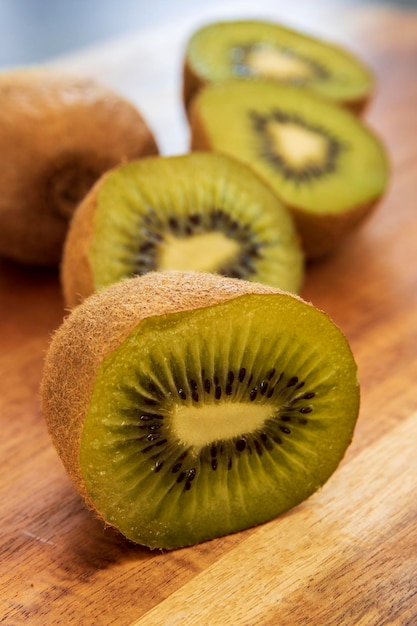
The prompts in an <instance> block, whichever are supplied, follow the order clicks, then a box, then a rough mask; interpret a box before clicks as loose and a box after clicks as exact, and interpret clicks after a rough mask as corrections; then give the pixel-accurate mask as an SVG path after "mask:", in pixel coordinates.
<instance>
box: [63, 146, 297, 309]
mask: <svg viewBox="0 0 417 626" xmlns="http://www.w3.org/2000/svg"><path fill="white" fill-rule="evenodd" d="M303 265H304V258H303V254H302V251H301V246H300V243H299V238H298V235H297V233H296V230H295V227H294V224H293V220H292V218H291V215H290V214H289V212H288V211H287V209H286V208H285V207H284V206H283V205H282V203H281V202H280V201H279V199H278V198H277V197H276V195H275V194H274V193H273V192H272V191H271V190H270V189H269V187H268V186H267V185H266V184H265V183H264V182H263V181H262V180H260V178H259V177H258V176H257V175H256V174H255V173H254V172H252V170H251V169H249V168H248V167H247V166H246V165H244V164H243V163H241V162H240V161H237V160H236V159H233V158H232V157H228V156H226V155H221V154H216V153H214V152H211V153H210V152H207V153H201V154H200V153H197V152H194V153H192V154H184V155H179V156H170V157H165V156H154V157H147V158H142V159H140V160H137V161H131V162H130V163H127V164H124V165H120V166H117V167H115V168H114V169H113V170H111V171H110V172H107V173H106V174H104V175H103V176H102V177H101V178H100V180H99V181H98V182H97V183H96V185H94V187H93V188H92V189H91V191H90V192H89V193H88V194H87V195H86V197H85V198H84V200H83V201H82V202H81V204H80V205H79V206H78V208H77V210H76V212H75V214H74V217H73V220H72V222H71V225H70V228H69V231H68V234H67V238H66V241H65V246H64V253H63V260H62V268H61V277H62V287H63V292H64V299H65V302H66V304H67V306H69V307H73V306H75V305H76V304H78V303H79V302H80V301H81V300H83V298H85V297H86V296H88V295H90V294H91V293H93V292H94V291H98V290H99V289H102V288H104V287H107V286H108V285H110V284H111V283H113V282H116V281H118V280H121V279H122V278H126V277H129V276H132V275H140V274H145V273H147V272H149V271H158V270H194V271H195V270H198V271H205V272H212V273H217V274H223V275H225V276H231V277H234V278H244V279H247V280H252V281H254V282H260V283H266V284H269V285H272V286H275V287H279V288H281V289H285V290H287V291H292V292H296V293H297V292H298V291H299V289H300V286H301V282H302V278H303V269H304V268H303Z"/></svg>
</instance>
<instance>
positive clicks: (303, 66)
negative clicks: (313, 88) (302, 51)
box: [246, 47, 312, 80]
mask: <svg viewBox="0 0 417 626" xmlns="http://www.w3.org/2000/svg"><path fill="white" fill-rule="evenodd" d="M246 63H247V65H248V67H250V68H251V69H252V70H253V71H254V72H255V73H256V74H258V76H262V77H265V78H276V79H278V80H284V79H291V78H292V79H297V80H307V79H309V78H312V70H311V67H309V65H308V64H307V63H306V62H305V61H303V60H301V59H298V58H297V57H295V56H290V55H289V54H286V53H285V52H282V51H281V50H279V49H278V48H272V47H262V48H255V49H253V50H251V51H250V52H249V54H248V56H247V59H246Z"/></svg>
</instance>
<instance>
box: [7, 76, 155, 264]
mask: <svg viewBox="0 0 417 626" xmlns="http://www.w3.org/2000/svg"><path fill="white" fill-rule="evenodd" d="M0 101H1V107H0V152H1V154H2V155H3V159H2V167H1V169H0V187H1V195H0V255H2V256H5V257H9V258H11V259H14V260H16V261H19V262H21V263H27V264H34V265H57V264H58V263H59V261H60V259H61V254H62V245H63V242H64V239H65V235H66V232H67V228H68V222H69V220H70V219H71V216H72V214H73V211H74V209H75V207H76V206H77V204H78V203H79V201H80V200H81V199H82V198H83V197H84V195H85V194H86V192H87V191H88V190H89V189H90V188H91V186H92V185H93V183H94V182H95V181H96V180H97V178H99V176H100V175H101V174H102V173H103V172H105V171H106V170H108V169H110V168H111V167H114V166H115V165H117V164H118V163H121V162H123V161H128V160H131V159H133V158H139V157H141V156H144V155H148V154H157V153H158V148H157V145H156V142H155V139H154V137H153V135H152V132H151V131H150V129H149V127H148V126H147V124H146V122H145V120H144V118H143V117H142V115H141V114H140V112H139V111H138V110H137V109H135V108H134V107H133V106H132V105H131V104H130V103H129V102H127V101H126V100H125V99H124V98H122V97H121V96H119V95H117V94H116V93H114V92H113V91H112V90H110V89H108V88H107V87H105V86H103V85H101V84H99V83H97V82H96V81H95V80H93V79H90V78H84V77H79V76H75V75H72V74H71V75H70V74H66V73H64V72H62V71H59V72H58V71H56V70H52V69H43V68H39V69H38V68H34V69H19V70H13V71H8V72H4V73H2V74H0Z"/></svg>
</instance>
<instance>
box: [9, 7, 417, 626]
mask: <svg viewBox="0 0 417 626" xmlns="http://www.w3.org/2000/svg"><path fill="white" fill-rule="evenodd" d="M226 4H227V3H226ZM302 5H303V6H304V7H305V6H308V4H304V3H302ZM260 6H261V5H260ZM262 6H263V7H268V8H269V9H270V10H269V15H273V14H274V11H275V13H276V17H277V19H283V18H285V12H283V10H281V9H280V10H278V9H276V8H274V7H275V6H276V5H275V3H273V2H269V3H268V2H264V4H262ZM297 6H300V5H297ZM310 7H311V4H310ZM291 15H292V16H294V14H293V13H291ZM303 15H304V18H305V20H304V21H302V23H301V22H300V25H305V24H306V23H307V21H308V20H307V18H308V17H311V20H312V21H311V24H312V25H313V26H314V25H316V26H317V28H318V29H319V30H320V31H321V32H322V33H323V34H328V35H329V37H331V38H332V39H335V38H337V37H339V36H340V38H341V39H343V41H344V42H345V43H348V44H350V45H351V46H352V47H353V48H354V49H356V50H357V51H359V52H360V53H361V54H362V55H363V57H364V58H365V59H366V60H367V61H368V62H369V63H370V65H371V66H372V67H373V69H374V71H375V73H376V75H377V78H378V84H379V88H378V92H377V94H376V96H375V100H374V101H373V103H372V104H371V106H370V108H369V110H368V112H367V119H368V120H369V123H370V124H372V126H373V127H374V128H375V129H376V130H377V131H378V132H379V133H380V134H381V136H382V137H383V138H384V140H385V142H386V144H387V147H388V150H389V153H390V157H391V162H392V172H393V174H392V181H391V186H390V190H389V193H388V194H387V196H386V198H385V199H384V200H383V202H382V203H381V205H380V207H379V208H378V210H377V211H376V212H375V214H374V215H373V216H372V217H371V218H370V219H369V220H368V222H367V223H366V224H365V226H364V227H363V229H362V230H361V231H360V232H359V233H358V234H357V235H355V236H354V237H352V239H351V240H350V241H349V242H347V243H346V245H345V246H343V248H341V249H340V251H339V252H338V253H337V254H335V255H334V256H332V257H331V258H329V259H326V260H325V261H323V262H321V263H317V264H315V265H314V266H311V267H309V268H308V272H307V277H306V282H305V286H304V290H303V295H304V296H305V297H306V298H307V299H309V300H311V301H312V302H313V303H314V304H316V305H317V306H318V307H320V308H322V309H324V310H325V311H327V312H328V313H329V314H330V315H331V317H332V318H333V319H334V321H335V322H336V323H337V324H339V326H340V327H341V328H342V330H343V331H344V332H345V333H346V335H347V337H348V339H349V341H350V343H351V346H352V349H353V352H354V354H355V357H356V360H357V362H358V366H359V375H360V380H361V389H362V405H361V414H360V419H359V422H358V426H357V429H356V432H355V437H354V440H353V443H352V446H351V447H350V448H349V451H348V453H347V455H346V457H345V460H344V462H343V463H342V465H341V467H340V468H339V470H338V471H337V472H336V473H335V475H334V476H333V477H332V478H331V480H330V481H329V482H328V483H327V484H326V485H325V487H324V488H323V489H322V490H321V491H320V492H319V493H317V494H315V495H314V496H313V497H312V498H310V499H309V500H308V501H307V502H305V503H303V504H302V505H300V506H299V507H297V508H296V509H294V510H293V511H290V512H288V513H287V514H285V515H283V516H281V517H280V518H278V519H276V520H273V521H272V522H270V523H268V524H265V525H263V526H261V527H258V528H255V529H251V530H248V531H245V532H242V533H238V534H235V535H232V536H229V537H224V538H222V539H218V540H214V541H212V542H207V543H204V544H201V545H199V546H195V547H192V548H188V549H183V550H178V551H175V552H171V553H169V552H168V553H162V552H151V551H149V550H146V549H144V548H141V547H139V546H134V545H131V544H129V543H128V542H127V541H125V540H124V539H123V538H122V537H120V536H119V535H118V534H117V533H115V532H113V531H112V530H110V529H104V528H103V527H102V525H101V524H100V523H99V522H98V521H97V520H95V519H94V518H93V517H92V516H91V515H90V513H88V512H87V511H86V510H85V508H84V506H83V505H82V503H81V501H80V499H79V497H78V496H77V494H76V493H75V491H74V489H73V487H72V485H71V484H70V482H69V479H68V478H67V476H66V474H65V472H64V470H63V468H62V466H61V463H60V461H59V460H58V458H57V456H56V454H55V451H54V449H53V447H52V445H51V442H50V440H49V436H48V433H47V432H46V428H45V425H44V422H43V418H42V415H41V411H40V408H39V398H38V389H39V383H40V380H41V375H42V364H43V358H44V354H45V351H46V349H47V347H48V343H49V340H50V336H51V334H52V333H53V331H54V329H55V328H57V327H58V325H59V324H60V322H61V320H62V318H63V316H64V315H65V311H64V308H63V303H62V298H61V293H60V286H59V281H58V276H57V273H56V272H53V271H41V270H34V269H27V268H23V267H18V266H16V265H14V264H12V263H9V262H8V261H6V260H3V261H0V424H1V438H0V459H1V469H2V472H1V477H0V498H1V500H0V501H1V507H0V533H1V539H0V546H1V547H0V549H1V557H0V623H2V624H6V625H7V626H15V625H18V624H23V623H30V624H31V625H32V624H33V625H38V624H39V625H42V626H43V625H44V624H63V623H65V624H76V625H79V624H86V625H89V624H94V625H110V624H118V625H121V626H124V625H131V624H138V625H140V626H142V625H146V626H148V625H153V624H167V625H169V626H171V625H175V624H185V625H192V624H209V625H215V624H233V625H239V626H240V625H253V624H263V625H264V624H265V625H271V626H272V625H276V624H280V625H284V626H285V625H286V624H296V625H297V624H300V625H301V624H302V625H304V624H313V625H317V624H320V626H322V625H332V626H333V625H334V624H336V625H343V626H345V625H348V626H350V625H355V626H356V625H357V624H359V625H360V626H385V625H388V624H390V625H391V624H392V625H394V624H395V625H399V626H412V625H413V624H416V623H417V609H416V607H417V593H416V592H417V579H416V572H417V557H416V554H417V545H416V533H415V528H416V525H417V505H416V500H415V492H416V487H417V471H416V470H417V467H416V457H417V455H416V454H415V442H416V440H417V413H416V410H417V392H416V383H415V381H416V380H417V245H416V242H417V217H416V210H415V204H416V200H415V199H416V191H417V190H416V171H417V142H416V139H415V138H416V137H417V133H416V109H417V82H416V80H415V79H416V76H417V14H416V13H415V12H411V11H410V12H406V11H399V10H392V9H388V8H385V7H384V8H361V7H360V6H359V5H357V4H356V5H355V4H354V5H353V7H352V8H342V6H341V5H340V4H339V3H337V6H336V5H335V4H334V3H328V4H323V5H321V4H320V3H318V6H317V8H315V14H314V16H311V12H310V13H308V12H307V11H305V12H304V13H303ZM313 18H314V19H313ZM314 20H315V21H314ZM293 24H296V21H295V20H293ZM189 26H190V23H187V24H185V23H184V24H182V25H179V26H178V28H177V29H173V30H170V31H169V33H171V34H170V35H169V36H165V35H166V33H167V31H164V33H165V34H164V33H163V34H162V35H161V34H160V35H159V38H158V37H153V36H151V34H150V35H149V36H148V38H147V39H146V38H145V39H140V41H139V40H137V41H136V40H132V39H131V40H128V41H125V42H119V43H117V42H116V43H113V44H109V45H108V47H104V48H103V49H101V50H100V49H98V50H96V51H90V52H86V53H83V54H80V55H79V56H77V57H76V58H73V59H68V60H67V61H66V63H64V62H63V61H62V64H63V65H65V64H66V65H70V66H71V65H72V67H74V68H79V67H82V68H83V71H89V72H91V73H93V74H94V75H97V76H98V77H100V78H105V79H107V81H108V82H110V83H111V84H113V85H114V86H116V87H119V88H120V90H121V91H124V92H125V93H126V94H129V95H131V96H132V99H133V100H136V101H137V102H138V103H140V102H144V101H145V96H146V94H148V98H149V99H148V100H147V105H146V108H147V110H149V111H152V112H153V114H154V117H153V125H154V126H155V125H156V126H157V125H158V123H160V126H159V127H158V129H157V132H156V134H157V135H158V134H159V133H161V134H163V136H164V138H165V139H164V142H165V143H164V147H166V151H168V152H169V151H175V150H177V148H178V146H179V145H180V143H179V142H180V141H181V142H183V145H185V143H186V128H185V126H184V120H183V118H182V117H181V116H180V115H179V113H178V110H179V103H178V102H177V101H176V100H175V98H178V87H177V86H174V80H173V77H172V76H171V74H169V73H170V72H171V70H172V64H171V63H170V62H167V63H166V64H164V62H163V59H164V58H168V57H170V58H176V59H178V58H179V57H180V52H181V49H180V47H179V45H180V42H183V41H184V40H185V37H186V36H187V34H188V30H187V29H188V28H189ZM152 41H153V42H154V43H155V42H157V43H158V52H157V54H156V56H155V63H154V68H156V69H157V70H158V71H159V73H158V71H156V73H155V74H154V75H152V72H151V71H150V70H149V64H148V63H147V62H146V58H148V57H146V55H145V54H144V53H145V52H146V51H148V54H149V49H148V48H147V46H148V45H151V43H152ZM164 46H165V47H164ZM174 46H176V47H174ZM151 50H152V51H153V50H154V48H151ZM144 59H145V61H144ZM141 68H142V69H143V76H144V77H145V78H144V79H143V80H142V82H141V81H140V80H138V74H140V72H141V71H142V70H141ZM168 74H169V76H168ZM175 80H178V76H177V77H176V79H175ZM169 103H174V104H173V108H174V110H175V113H174V114H172V113H171V112H170V111H171V109H169ZM158 131H159V133H158ZM170 133H171V134H170Z"/></svg>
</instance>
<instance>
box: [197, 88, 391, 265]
mask: <svg viewBox="0 0 417 626" xmlns="http://www.w3.org/2000/svg"><path fill="white" fill-rule="evenodd" d="M190 125H191V146H192V149H195V150H214V151H219V152H223V153H225V154H229V155H231V156H234V157H236V158H238V159H241V160H242V161H243V162H246V163H248V164H250V166H251V167H252V168H253V169H254V170H255V171H256V172H257V173H258V174H259V175H260V176H261V177H262V178H263V179H264V180H265V181H267V182H268V183H269V185H270V186H271V187H272V189H273V190H274V191H275V192H276V193H277V194H278V196H279V197H280V198H281V199H282V200H283V202H284V203H285V205H286V206H287V207H288V208H289V209H290V210H291V211H292V214H293V217H294V219H295V222H296V225H297V227H298V230H299V232H300V234H301V237H302V240H303V244H304V249H305V252H306V254H307V256H308V257H309V258H315V257H319V256H323V255H325V254H327V253H328V252H330V251H332V250H333V249H334V248H335V247H336V246H338V245H339V243H341V241H342V240H343V239H344V238H345V237H346V236H347V235H348V234H349V233H350V232H351V231H353V230H354V229H355V228H356V227H357V226H358V225H359V224H360V223H361V222H362V221H363V220H364V218H365V217H366V216H367V215H369V213H370V211H371V210H372V208H373V207H374V206H375V205H376V202H377V201H378V200H379V199H380V197H381V196H382V195H383V193H384V191H385V189H386V186H387V182H388V178H389V166H388V160H387V155H386V151H385V148H384V146H383V144H382V142H381V141H380V139H379V138H378V137H377V136H376V134H375V133H374V132H373V131H372V130H371V129H370V128H369V127H368V126H366V125H365V124H364V123H363V122H362V121H361V120H360V119H358V118H357V117H356V116H355V115H353V114H352V113H350V112H349V111H347V110H345V109H343V108H342V107H339V106H337V105H335V104H333V103H331V102H329V101H327V100H324V99H323V98H320V97H318V96H315V95H314V94H312V93H307V92H303V94H302V96H301V95H300V91H299V90H298V89H296V88H294V87H289V86H287V85H279V84H278V83H271V82H269V81H258V82H256V83H255V82H248V81H246V82H245V81H230V82H225V83H222V84H218V85H210V86H207V87H205V88H204V89H203V90H202V91H201V92H200V93H199V94H198V96H196V98H195V99H194V101H193V105H192V107H191V112H190Z"/></svg>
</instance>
